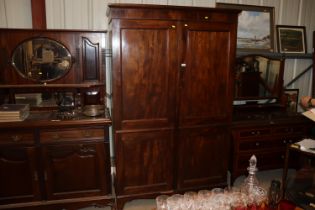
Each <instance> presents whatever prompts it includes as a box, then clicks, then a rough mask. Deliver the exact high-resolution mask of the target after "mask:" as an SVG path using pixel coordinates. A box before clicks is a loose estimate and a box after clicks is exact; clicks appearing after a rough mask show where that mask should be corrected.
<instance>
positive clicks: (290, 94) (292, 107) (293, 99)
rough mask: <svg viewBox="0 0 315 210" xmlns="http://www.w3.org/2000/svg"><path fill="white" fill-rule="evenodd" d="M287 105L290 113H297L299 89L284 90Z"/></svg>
mask: <svg viewBox="0 0 315 210" xmlns="http://www.w3.org/2000/svg"><path fill="white" fill-rule="evenodd" d="M284 96H285V105H286V110H287V112H288V113H295V112H297V108H298V103H299V101H298V100H299V89H284Z"/></svg>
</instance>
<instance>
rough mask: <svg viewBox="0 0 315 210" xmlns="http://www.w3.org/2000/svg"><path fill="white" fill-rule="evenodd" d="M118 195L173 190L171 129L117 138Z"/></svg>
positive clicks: (125, 134)
mask: <svg viewBox="0 0 315 210" xmlns="http://www.w3.org/2000/svg"><path fill="white" fill-rule="evenodd" d="M116 137H117V138H116V157H117V163H116V166H117V182H116V186H117V194H118V195H122V194H136V193H146V192H147V193H148V192H158V191H166V190H170V189H172V188H173V160H174V153H173V143H172V142H173V130H163V131H158V130H147V131H142V132H129V133H127V132H126V133H121V134H119V135H117V136H116Z"/></svg>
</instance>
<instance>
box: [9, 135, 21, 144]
mask: <svg viewBox="0 0 315 210" xmlns="http://www.w3.org/2000/svg"><path fill="white" fill-rule="evenodd" d="M11 139H12V140H13V141H14V142H17V141H20V140H21V139H22V136H19V135H13V136H11Z"/></svg>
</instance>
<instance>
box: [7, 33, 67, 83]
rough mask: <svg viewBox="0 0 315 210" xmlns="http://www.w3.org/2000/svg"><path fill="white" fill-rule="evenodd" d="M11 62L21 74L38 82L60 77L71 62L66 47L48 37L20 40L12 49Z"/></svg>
mask: <svg viewBox="0 0 315 210" xmlns="http://www.w3.org/2000/svg"><path fill="white" fill-rule="evenodd" d="M11 62H12V64H13V66H14V67H15V69H16V70H17V71H18V73H19V74H20V75H21V76H23V77H24V78H27V79H31V80H34V81H38V82H47V81H50V80H55V79H58V78H60V77H62V76H63V75H65V74H66V73H67V72H68V70H69V69H70V67H71V64H72V60H71V55H70V52H69V51H68V49H67V48H66V47H65V46H63V45H62V44H61V43H59V42H57V41H55V40H52V39H49V38H33V39H29V40H26V41H24V42H22V43H21V44H20V45H18V46H17V48H16V49H15V50H14V52H13V55H12V61H11Z"/></svg>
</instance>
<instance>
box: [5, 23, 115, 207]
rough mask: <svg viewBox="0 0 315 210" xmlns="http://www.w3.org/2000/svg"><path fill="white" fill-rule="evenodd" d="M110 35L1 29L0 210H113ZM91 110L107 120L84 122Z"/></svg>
mask: <svg viewBox="0 0 315 210" xmlns="http://www.w3.org/2000/svg"><path fill="white" fill-rule="evenodd" d="M104 40H105V31H78V30H75V31H74V30H30V29H0V57H1V59H0V70H1V71H0V75H1V78H0V103H1V104H3V103H5V104H14V103H17V104H18V103H20V104H21V103H22V104H23V103H27V104H28V105H29V106H30V114H29V116H28V117H27V118H26V119H24V120H23V121H12V122H5V120H7V119H3V117H2V118H1V119H2V120H0V186H1V187H0V209H32V210H33V209H54V210H56V209H68V210H71V209H73V210H74V209H78V208H84V207H88V206H107V205H110V206H113V207H114V206H115V196H114V195H113V194H112V183H111V171H110V168H111V164H110V152H109V126H110V125H111V118H110V116H109V112H105V110H107V109H106V100H105V95H106V94H105V86H106V84H105V81H106V79H105V54H104V52H105V44H104V43H105V41H104ZM87 105H96V106H100V107H102V109H103V111H104V112H103V113H102V114H100V115H98V116H90V117H89V116H87V114H86V112H84V109H85V107H87Z"/></svg>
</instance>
